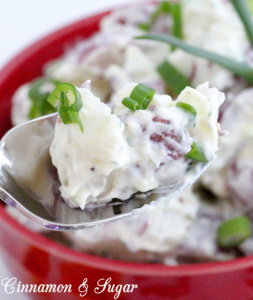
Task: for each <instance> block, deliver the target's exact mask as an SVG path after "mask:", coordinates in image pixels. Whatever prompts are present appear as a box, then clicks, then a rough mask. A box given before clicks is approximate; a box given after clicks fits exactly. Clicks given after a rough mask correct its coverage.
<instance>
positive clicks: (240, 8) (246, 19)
mask: <svg viewBox="0 0 253 300" xmlns="http://www.w3.org/2000/svg"><path fill="white" fill-rule="evenodd" d="M251 2H252V1H251ZM231 3H232V4H233V6H234V8H235V10H236V12H237V13H238V15H239V17H240V19H241V21H242V23H243V25H244V28H245V30H246V33H247V36H248V38H249V41H250V43H251V46H253V22H252V16H251V14H250V9H249V6H248V4H247V1H246V0H231Z"/></svg>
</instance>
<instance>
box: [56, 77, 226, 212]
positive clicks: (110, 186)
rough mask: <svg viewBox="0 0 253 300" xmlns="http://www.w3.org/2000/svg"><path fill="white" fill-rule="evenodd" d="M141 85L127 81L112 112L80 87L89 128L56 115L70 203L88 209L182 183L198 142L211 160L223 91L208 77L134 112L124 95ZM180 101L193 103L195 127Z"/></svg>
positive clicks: (59, 154)
mask: <svg viewBox="0 0 253 300" xmlns="http://www.w3.org/2000/svg"><path fill="white" fill-rule="evenodd" d="M136 85H137V84H136V83H131V84H127V85H125V86H124V87H123V88H122V90H120V91H119V92H118V93H117V94H116V95H115V98H114V103H115V109H114V111H113V112H112V111H111V109H110V108H109V107H108V106H107V105H105V104H103V103H102V102H100V100H99V99H98V98H96V97H95V96H94V95H93V94H92V93H91V92H90V91H89V90H87V89H85V88H80V89H79V91H80V94H81V96H82V101H83V107H82V109H81V110H80V112H79V115H80V118H81V120H82V122H83V126H84V132H82V131H81V130H80V128H79V126H78V125H77V124H67V125H65V124H63V123H62V121H61V119H60V118H59V119H58V122H57V124H56V128H55V136H54V139H53V142H52V146H51V148H50V154H51V156H52V162H53V164H54V165H55V166H56V168H57V170H58V175H59V179H60V182H61V187H60V191H61V193H62V196H63V198H64V199H65V200H66V201H67V203H68V204H69V205H70V206H71V207H80V208H82V209H84V208H85V206H86V204H87V203H90V202H95V203H104V202H110V201H111V199H113V198H118V199H120V200H127V199H129V198H130V197H131V195H132V194H134V193H136V192H147V191H149V190H152V189H155V188H158V187H161V186H166V187H168V188H171V187H172V186H181V185H183V184H184V181H185V175H186V173H187V169H188V166H189V162H190V159H187V158H185V155H186V154H187V153H189V152H190V150H191V146H192V144H193V141H194V142H197V143H198V144H200V145H201V146H202V148H203V149H204V154H205V156H206V158H207V160H208V161H211V160H212V159H213V158H214V156H215V152H216V150H217V142H218V134H217V116H218V108H219V106H220V105H221V103H222V102H223V100H224V95H223V94H222V93H220V92H218V91H217V90H216V89H209V88H208V84H204V85H203V86H199V87H198V88H197V90H194V89H192V88H186V89H185V90H184V91H182V93H181V94H180V95H179V97H178V99H177V100H176V101H173V100H172V99H171V98H170V97H169V96H166V95H163V96H160V95H157V94H155V96H154V100H153V101H151V103H150V105H149V107H148V108H147V109H146V110H137V111H135V112H132V111H131V110H129V109H128V108H126V107H125V106H123V104H122V103H121V101H122V100H123V99H124V98H125V97H129V96H130V94H131V92H132V90H133V89H134V88H135V87H136ZM198 90H199V91H200V92H199V91H198ZM205 94H206V95H205ZM160 98H161V100H160ZM191 100H192V101H191ZM160 102H161V104H160ZM178 102H184V103H192V104H193V106H194V108H195V109H196V111H197V117H196V124H195V126H194V127H192V126H193V125H192V120H191V119H192V115H191V114H190V113H189V112H186V111H185V110H183V109H182V108H180V107H177V103H178ZM207 136H208V139H206V137H207Z"/></svg>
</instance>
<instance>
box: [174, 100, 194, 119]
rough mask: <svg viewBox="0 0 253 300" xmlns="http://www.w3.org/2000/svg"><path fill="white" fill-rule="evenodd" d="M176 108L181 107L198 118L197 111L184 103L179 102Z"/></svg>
mask: <svg viewBox="0 0 253 300" xmlns="http://www.w3.org/2000/svg"><path fill="white" fill-rule="evenodd" d="M176 106H177V107H179V108H182V109H183V110H184V111H186V112H188V113H191V114H192V115H193V116H194V117H196V115H197V111H196V109H195V108H194V107H193V106H192V105H190V104H187V103H183V102H178V103H177V104H176Z"/></svg>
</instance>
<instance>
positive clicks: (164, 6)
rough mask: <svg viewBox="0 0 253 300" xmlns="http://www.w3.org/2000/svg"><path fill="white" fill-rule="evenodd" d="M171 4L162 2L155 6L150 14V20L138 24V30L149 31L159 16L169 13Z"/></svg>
mask: <svg viewBox="0 0 253 300" xmlns="http://www.w3.org/2000/svg"><path fill="white" fill-rule="evenodd" d="M171 6H172V3H169V2H168V1H162V2H160V3H159V5H158V6H157V8H156V10H155V11H154V12H153V13H152V14H151V17H150V20H149V22H148V23H140V24H139V28H140V29H142V30H144V31H149V30H150V28H151V27H152V25H153V24H154V23H155V21H156V19H157V18H158V17H159V16H160V15H161V14H169V13H170V12H171Z"/></svg>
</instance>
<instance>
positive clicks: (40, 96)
mask: <svg viewBox="0 0 253 300" xmlns="http://www.w3.org/2000/svg"><path fill="white" fill-rule="evenodd" d="M58 83H59V82H58V81H56V80H54V79H51V78H38V79H36V80H34V81H33V82H32V85H31V88H30V90H29V93H28V96H29V98H30V99H31V100H32V106H31V109H30V112H29V115H28V117H29V119H30V120H31V119H35V118H38V117H41V116H44V115H47V114H51V113H54V112H55V111H56V109H55V108H53V107H52V106H51V105H50V104H49V103H48V102H47V97H48V96H49V95H50V93H49V92H43V90H42V88H43V85H44V84H52V85H53V87H55V86H56V85H57V84H58Z"/></svg>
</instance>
